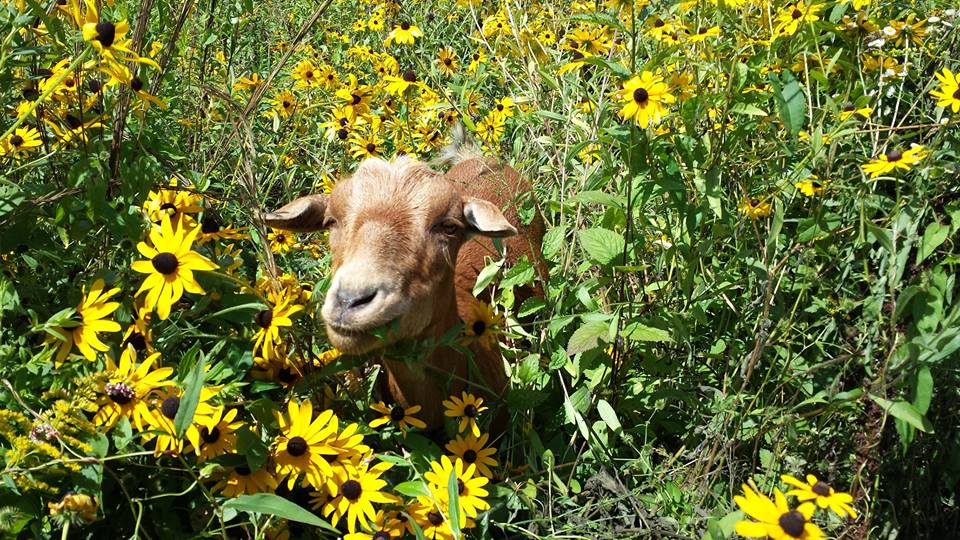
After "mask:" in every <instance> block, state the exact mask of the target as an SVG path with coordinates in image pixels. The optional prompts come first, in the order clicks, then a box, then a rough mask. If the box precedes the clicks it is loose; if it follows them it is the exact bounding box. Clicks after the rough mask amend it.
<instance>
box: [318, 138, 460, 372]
mask: <svg viewBox="0 0 960 540" xmlns="http://www.w3.org/2000/svg"><path fill="white" fill-rule="evenodd" d="M461 201H462V195H461V193H460V191H459V190H458V189H457V188H456V187H455V186H454V185H453V184H452V183H450V182H449V181H447V180H446V179H444V178H443V177H442V176H441V175H439V174H437V173H435V172H434V171H432V170H431V169H430V168H429V167H427V166H426V165H425V164H423V163H420V162H417V161H415V160H413V159H410V158H406V157H404V158H399V159H397V160H396V161H394V162H393V163H388V162H386V161H383V160H380V159H370V160H366V161H364V162H363V163H362V164H361V165H360V167H359V168H358V169H357V171H356V172H355V173H354V174H353V176H351V177H349V178H347V179H344V180H342V181H340V182H338V183H337V186H336V188H335V189H334V191H333V193H331V195H330V198H329V202H328V206H327V219H328V220H330V219H332V220H333V223H334V224H333V225H331V227H330V246H331V249H332V251H333V272H334V273H333V280H332V282H331V287H330V290H329V292H328V293H327V298H326V301H325V302H324V306H323V310H322V313H323V317H324V320H325V321H326V322H327V328H328V333H329V335H330V339H331V341H332V342H333V344H334V345H335V346H337V347H338V348H340V349H341V350H343V351H345V352H348V353H359V352H365V351H367V350H370V349H372V348H374V347H376V346H377V345H378V341H377V340H376V338H373V337H371V336H370V335H369V334H367V333H366V332H367V331H369V330H371V329H373V328H376V327H379V326H383V325H387V324H390V325H397V327H396V328H395V330H394V331H392V332H391V333H390V335H389V339H388V342H393V341H396V340H399V339H402V338H405V337H412V336H417V335H421V334H422V333H423V332H424V330H425V329H426V328H427V326H429V325H430V324H431V322H433V320H434V315H435V314H434V307H435V306H434V304H435V297H436V296H437V295H438V290H443V288H444V287H446V288H447V289H448V290H452V283H453V273H454V260H455V255H456V251H457V249H458V248H459V247H460V243H461V241H462V236H457V237H453V238H451V237H449V236H447V235H445V234H442V233H440V232H438V231H437V228H436V226H437V224H438V223H440V222H443V221H444V220H452V221H459V222H460V223H462V222H463V216H462V202H461ZM369 287H376V288H377V289H378V290H379V291H380V292H379V293H378V295H377V297H376V298H375V300H374V301H373V302H372V304H373V305H371V306H369V307H368V308H366V309H364V310H363V311H362V313H360V314H358V315H357V316H349V317H346V316H345V315H344V314H343V312H342V310H340V311H338V310H337V307H336V295H337V294H338V291H339V290H340V289H341V288H343V289H345V290H360V289H364V288H369ZM345 317H346V318H345Z"/></svg>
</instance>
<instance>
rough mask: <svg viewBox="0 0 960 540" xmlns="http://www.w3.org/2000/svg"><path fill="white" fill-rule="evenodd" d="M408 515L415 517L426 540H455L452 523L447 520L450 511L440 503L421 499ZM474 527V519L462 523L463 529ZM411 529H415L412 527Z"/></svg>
mask: <svg viewBox="0 0 960 540" xmlns="http://www.w3.org/2000/svg"><path fill="white" fill-rule="evenodd" d="M407 511H408V513H409V514H410V515H411V516H413V519H414V521H416V522H417V525H418V526H419V527H420V529H421V530H422V532H423V537H424V538H430V539H431V540H454V538H455V537H454V536H453V529H451V528H450V521H449V520H448V519H447V515H448V514H449V509H448V508H446V507H444V506H443V505H442V502H440V501H431V500H428V499H426V498H421V499H420V500H419V502H417V503H416V504H414V505H412V506H411V507H410V508H409V509H408V510H407ZM473 526H474V522H473V520H472V519H467V520H466V522H461V523H460V528H461V529H469V528H471V527H473ZM410 528H411V529H412V528H413V527H410Z"/></svg>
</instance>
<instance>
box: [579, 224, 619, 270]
mask: <svg viewBox="0 0 960 540" xmlns="http://www.w3.org/2000/svg"><path fill="white" fill-rule="evenodd" d="M577 236H578V237H579V239H580V245H581V246H582V247H583V250H584V251H586V252H587V255H588V256H589V257H590V259H592V260H594V261H596V262H598V263H600V264H608V263H610V262H612V261H613V260H615V259H617V258H618V257H620V256H622V255H623V248H624V245H625V242H624V240H623V236H622V235H621V234H620V233H618V232H614V231H611V230H609V229H601V228H599V227H598V228H595V229H587V230H585V231H580V233H579V234H578V235H577Z"/></svg>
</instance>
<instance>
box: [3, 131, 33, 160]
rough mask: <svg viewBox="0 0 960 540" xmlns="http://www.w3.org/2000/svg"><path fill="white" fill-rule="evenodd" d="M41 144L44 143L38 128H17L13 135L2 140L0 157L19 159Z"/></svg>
mask: <svg viewBox="0 0 960 540" xmlns="http://www.w3.org/2000/svg"><path fill="white" fill-rule="evenodd" d="M41 144H43V142H42V140H41V139H40V132H39V131H37V129H36V128H32V127H23V128H17V129H15V130H14V131H13V133H11V134H10V135H7V136H6V137H5V138H4V139H3V140H0V157H2V156H13V157H15V158H19V157H21V156H23V155H25V154H28V153H30V152H32V151H33V150H34V149H35V148H37V147H39V146H40V145H41Z"/></svg>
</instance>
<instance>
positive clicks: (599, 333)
mask: <svg viewBox="0 0 960 540" xmlns="http://www.w3.org/2000/svg"><path fill="white" fill-rule="evenodd" d="M609 335H610V324H609V322H608V321H586V322H584V323H583V324H582V325H580V328H577V329H576V331H574V332H573V335H572V336H570V341H568V342H567V355H568V356H573V355H575V354H577V353H582V352H586V351H589V350H592V349H596V348H598V347H601V346H603V344H604V341H606V339H607V338H608V337H609Z"/></svg>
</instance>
